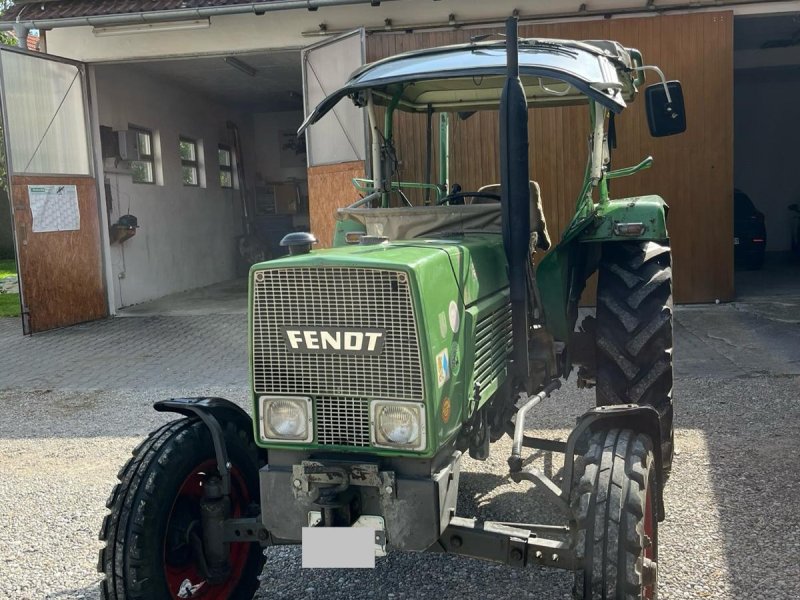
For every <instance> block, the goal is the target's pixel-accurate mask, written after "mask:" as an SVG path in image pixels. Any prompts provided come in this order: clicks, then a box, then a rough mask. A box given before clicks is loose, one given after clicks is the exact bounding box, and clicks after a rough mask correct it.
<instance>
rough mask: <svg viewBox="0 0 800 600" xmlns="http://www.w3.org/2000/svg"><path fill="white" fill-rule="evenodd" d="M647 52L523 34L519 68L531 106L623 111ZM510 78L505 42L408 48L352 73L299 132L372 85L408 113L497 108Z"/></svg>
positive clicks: (362, 97) (360, 101)
mask: <svg viewBox="0 0 800 600" xmlns="http://www.w3.org/2000/svg"><path fill="white" fill-rule="evenodd" d="M641 61H642V58H641V54H640V53H639V52H638V51H637V50H633V49H629V48H624V47H623V46H621V45H620V44H618V43H617V42H612V41H587V42H575V41H568V40H552V39H523V40H520V43H519V72H520V79H521V81H522V85H523V88H524V89H525V94H526V99H527V102H528V104H529V105H530V104H544V105H548V106H563V105H570V104H580V103H585V102H586V101H587V98H591V99H593V100H595V101H596V102H598V103H600V104H602V105H603V106H605V107H606V108H608V109H609V110H611V111H613V112H620V111H622V109H624V108H625V107H626V102H628V101H630V100H631V99H633V97H634V96H635V94H636V85H637V84H638V83H639V80H638V76H637V75H636V74H635V72H634V71H632V69H633V68H635V67H637V66H641ZM505 78H506V45H505V41H500V42H497V41H491V42H476V43H471V44H459V45H454V46H444V47H441V48H433V49H427V50H418V51H413V52H406V53H404V54H399V55H397V56H392V57H390V58H386V59H383V60H380V61H377V62H374V63H371V64H369V65H365V66H364V67H361V68H360V69H358V70H357V71H356V72H355V73H353V74H352V75H351V77H350V80H349V81H348V82H347V83H346V84H345V85H344V87H342V88H340V89H339V90H337V91H336V92H334V93H333V94H331V95H330V96H328V97H327V98H325V100H323V101H322V102H321V103H320V104H319V106H317V108H316V109H315V110H314V112H312V113H311V114H310V115H309V116H308V118H307V119H306V120H305V122H304V123H303V124H302V125H301V127H300V130H299V131H298V134H300V133H302V132H303V131H304V130H305V129H306V127H308V126H309V125H311V124H313V123H316V122H317V121H319V120H320V119H321V118H322V117H323V116H324V115H325V114H326V113H328V112H329V111H330V110H332V109H333V107H334V106H336V104H337V103H338V102H339V101H340V100H341V99H342V98H344V97H350V98H351V99H352V100H353V101H354V102H355V103H356V105H358V106H364V105H365V104H366V94H365V92H366V91H367V90H371V92H372V95H373V98H374V101H375V103H376V104H378V105H388V104H390V103H391V102H392V99H393V98H395V97H397V98H398V100H399V103H398V104H397V108H399V109H400V110H403V111H406V112H427V111H428V110H429V109H430V110H433V111H434V112H437V111H438V112H453V111H458V112H462V111H474V110H486V109H495V108H497V107H498V105H499V103H500V93H501V91H502V89H503V84H504V83H505Z"/></svg>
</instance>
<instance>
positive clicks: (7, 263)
mask: <svg viewBox="0 0 800 600" xmlns="http://www.w3.org/2000/svg"><path fill="white" fill-rule="evenodd" d="M16 274H17V265H16V263H15V262H14V259H13V258H4V259H0V279H3V278H4V277H11V276H12V275H16Z"/></svg>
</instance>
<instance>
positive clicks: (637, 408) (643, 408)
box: [561, 404, 665, 521]
mask: <svg viewBox="0 0 800 600" xmlns="http://www.w3.org/2000/svg"><path fill="white" fill-rule="evenodd" d="M659 418H660V416H659V413H658V411H657V410H656V409H655V408H653V407H652V406H648V405H639V404H615V405H610V406H598V407H596V408H593V409H591V410H589V411H587V412H585V413H583V414H582V415H581V416H580V417H578V422H577V425H576V427H575V429H573V430H572V432H571V433H570V434H569V438H568V439H567V449H566V453H565V456H564V478H563V480H562V484H561V486H562V490H563V492H564V494H565V495H566V497H567V498H571V497H572V484H573V481H572V474H573V471H574V465H575V450H576V446H577V444H578V442H579V441H580V440H581V439H583V438H585V435H586V434H587V433H594V432H596V431H603V430H608V429H612V428H619V429H631V430H632V431H636V432H637V433H643V434H645V435H647V436H648V437H649V438H650V440H651V441H652V443H653V456H654V458H655V463H656V490H655V492H656V497H655V501H656V511H657V514H658V520H659V521H663V520H664V514H665V513H664V495H663V489H664V470H663V462H662V456H661V424H660V422H659Z"/></svg>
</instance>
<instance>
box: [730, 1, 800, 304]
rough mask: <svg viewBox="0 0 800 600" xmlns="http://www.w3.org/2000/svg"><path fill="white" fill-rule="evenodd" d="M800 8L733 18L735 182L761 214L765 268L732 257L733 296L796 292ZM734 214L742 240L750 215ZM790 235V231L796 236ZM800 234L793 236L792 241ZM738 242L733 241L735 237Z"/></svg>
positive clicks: (799, 277)
mask: <svg viewBox="0 0 800 600" xmlns="http://www.w3.org/2000/svg"><path fill="white" fill-rule="evenodd" d="M799 93H800V13H783V14H771V15H754V16H750V15H747V16H737V17H736V18H735V20H734V185H735V187H736V188H737V189H738V190H741V191H742V192H744V193H745V194H747V196H748V197H749V198H750V200H751V201H752V204H753V205H754V207H755V209H756V210H757V211H759V212H760V213H762V214H763V223H764V226H765V230H766V236H765V237H766V243H765V244H764V245H765V255H764V261H763V266H762V267H761V268H754V266H757V265H753V264H752V263H749V264H748V261H746V260H739V261H737V265H736V271H735V282H736V295H737V298H738V299H746V298H748V297H755V296H763V295H776V294H777V295H785V294H797V293H800V256H799V255H798V251H800V248H797V247H795V250H794V252H793V250H792V236H793V235H794V236H798V235H800V212H797V211H793V210H790V209H789V206H790V205H792V204H796V203H800V180H798V178H797V176H796V173H795V170H796V168H797V164H798V162H800V149H798V144H797V140H798V139H800V104H799V103H798V102H797V97H798V94H799ZM748 219H750V220H754V221H759V220H761V218H760V217H758V215H742V214H739V215H735V225H734V236H735V238H739V239H738V242H739V244H741V245H744V244H746V243H747V242H748V240H747V239H746V238H747V237H757V238H760V237H761V236H760V234H758V233H753V231H755V230H752V229H750V230H748V228H747V220H748ZM793 232H794V233H793ZM797 239H798V238H797V237H795V240H797ZM734 241H736V239H735V240H734Z"/></svg>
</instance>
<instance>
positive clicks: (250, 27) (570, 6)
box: [47, 0, 714, 62]
mask: <svg viewBox="0 0 800 600" xmlns="http://www.w3.org/2000/svg"><path fill="white" fill-rule="evenodd" d="M658 4H659V5H661V6H665V5H669V4H685V0H659V2H658ZM579 5H580V2H577V1H576V2H565V1H564V0H537V1H536V2H531V1H528V2H519V0H491V1H489V2H487V1H486V0H439V1H436V2H433V1H431V0H395V1H392V2H383V3H381V4H380V6H377V7H371V6H369V5H350V6H337V7H326V8H320V9H319V10H317V11H314V12H311V11H308V10H305V9H296V10H285V11H275V12H268V13H265V14H263V15H261V16H257V15H255V14H243V15H227V16H218V17H211V27H210V28H208V29H197V30H184V31H170V32H149V33H138V34H136V33H134V34H126V35H119V36H111V37H97V36H95V35H93V33H92V28H91V27H66V28H57V29H53V30H52V31H48V32H47V51H48V52H50V53H51V54H58V55H61V56H67V57H70V58H74V59H77V60H83V61H90V62H92V61H107V60H128V59H135V58H149V57H158V58H163V57H168V56H186V55H192V54H213V53H225V54H233V53H236V52H247V51H253V50H266V49H273V48H300V47H303V46H308V45H309V44H313V43H315V42H317V41H319V40H320V39H323V38H319V37H308V36H303V35H302V32H304V31H306V32H313V31H318V27H319V25H320V24H321V23H324V24H325V25H326V26H327V28H328V30H329V31H346V30H350V29H355V28H357V27H360V26H366V27H372V28H375V27H382V26H383V24H384V20H385V19H391V20H392V23H393V24H394V25H395V26H396V27H401V26H413V25H419V24H426V23H447V22H448V16H449V15H450V14H453V15H454V16H455V18H456V19H457V20H459V21H471V20H478V19H493V20H497V21H501V20H502V19H505V18H506V17H508V16H509V15H511V13H512V11H514V10H515V9H518V10H519V11H520V15H521V16H522V17H523V18H524V17H525V16H526V15H547V14H553V13H564V12H575V11H577V9H578V7H579ZM709 5H710V6H711V7H713V6H714V5H713V4H712V3H709ZM644 6H645V2H644V1H643V0H594V1H593V2H591V3H590V8H591V9H592V10H610V9H619V8H642V9H643V12H645V13H646V12H647V11H646V9H644Z"/></svg>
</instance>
